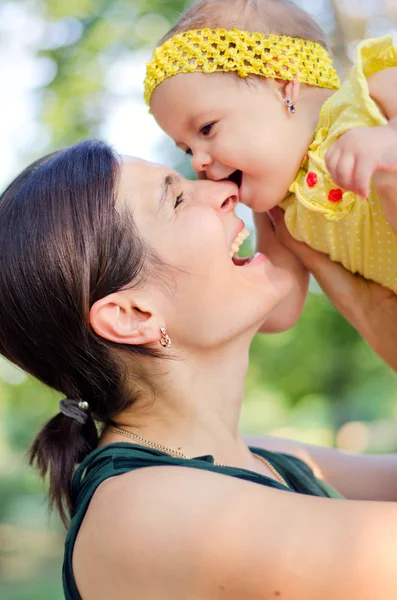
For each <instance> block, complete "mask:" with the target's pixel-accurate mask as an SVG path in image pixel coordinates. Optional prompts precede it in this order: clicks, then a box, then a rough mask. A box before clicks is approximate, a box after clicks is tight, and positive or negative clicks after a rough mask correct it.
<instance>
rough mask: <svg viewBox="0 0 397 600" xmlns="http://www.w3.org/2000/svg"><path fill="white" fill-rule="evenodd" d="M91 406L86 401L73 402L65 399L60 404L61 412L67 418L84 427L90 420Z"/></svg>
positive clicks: (70, 399)
mask: <svg viewBox="0 0 397 600" xmlns="http://www.w3.org/2000/svg"><path fill="white" fill-rule="evenodd" d="M88 409H89V404H88V402H86V401H85V400H73V399H72V398H64V399H63V400H61V401H60V403H59V410H60V411H61V413H62V414H63V415H65V417H69V418H70V419H74V420H75V421H77V422H78V423H80V425H84V424H85V423H86V421H87V419H88V412H87V411H88Z"/></svg>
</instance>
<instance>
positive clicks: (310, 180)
mask: <svg viewBox="0 0 397 600" xmlns="http://www.w3.org/2000/svg"><path fill="white" fill-rule="evenodd" d="M306 183H307V185H308V186H309V187H310V188H312V187H314V186H315V185H317V175H316V173H314V172H313V171H310V173H308V174H307V177H306Z"/></svg>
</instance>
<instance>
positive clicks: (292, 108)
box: [285, 98, 295, 115]
mask: <svg viewBox="0 0 397 600" xmlns="http://www.w3.org/2000/svg"><path fill="white" fill-rule="evenodd" d="M285 104H286V105H287V108H288V110H289V112H290V113H291V114H292V115H293V114H295V104H294V103H293V102H292V100H290V99H289V98H287V99H286V101H285Z"/></svg>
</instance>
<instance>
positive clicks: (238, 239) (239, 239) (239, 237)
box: [229, 228, 250, 258]
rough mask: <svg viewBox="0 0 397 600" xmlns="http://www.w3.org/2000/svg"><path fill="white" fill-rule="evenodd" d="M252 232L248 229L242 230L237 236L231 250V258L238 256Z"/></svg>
mask: <svg viewBox="0 0 397 600" xmlns="http://www.w3.org/2000/svg"><path fill="white" fill-rule="evenodd" d="M249 235H250V232H249V231H248V229H245V228H244V229H242V230H241V231H240V233H239V234H238V235H237V237H236V239H235V240H234V242H233V245H232V247H231V248H230V252H229V254H230V258H233V256H234V255H235V254H237V252H238V251H239V249H240V246H241V244H242V243H243V242H244V241H245V240H246V239H247V237H249Z"/></svg>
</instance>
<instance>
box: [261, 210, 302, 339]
mask: <svg viewBox="0 0 397 600" xmlns="http://www.w3.org/2000/svg"><path fill="white" fill-rule="evenodd" d="M254 221H255V227H256V248H257V250H258V252H263V254H265V255H266V256H267V257H268V258H269V259H270V260H271V262H272V263H273V264H274V265H275V266H276V267H279V268H280V269H282V270H283V271H287V272H288V273H290V275H291V280H292V282H293V283H292V285H293V288H292V290H291V293H290V294H289V295H288V296H287V298H286V299H285V300H284V301H283V302H281V304H279V305H278V307H277V308H275V309H274V310H273V312H271V313H270V315H268V317H267V319H266V321H265V322H264V323H263V325H262V326H261V328H260V329H259V331H260V332H261V333H279V332H281V331H286V330H287V329H290V328H291V327H292V326H293V325H295V323H296V321H297V320H298V319H299V317H300V316H301V314H302V311H303V308H304V306H305V302H306V297H307V292H308V289H309V272H308V270H307V269H306V268H305V266H304V265H303V264H302V262H301V261H300V260H299V258H298V257H297V255H296V254H295V253H293V252H291V251H290V250H289V249H288V248H287V247H286V246H284V245H283V244H281V243H280V241H279V240H278V239H277V235H276V233H275V230H274V228H273V226H272V222H271V220H270V218H269V216H268V215H267V214H266V213H256V214H254Z"/></svg>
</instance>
